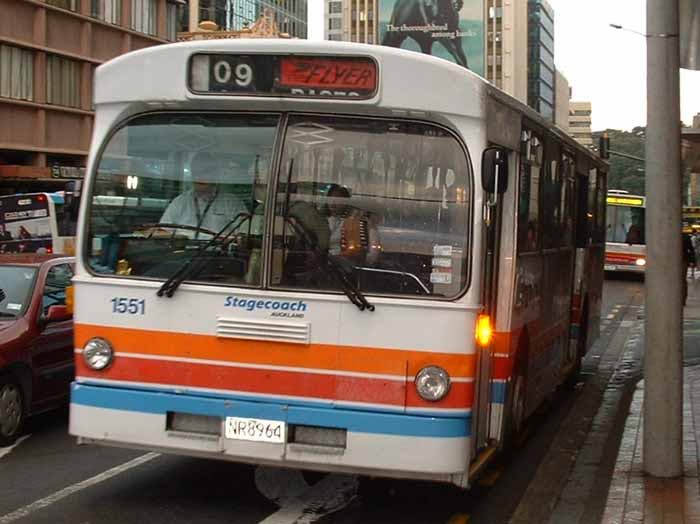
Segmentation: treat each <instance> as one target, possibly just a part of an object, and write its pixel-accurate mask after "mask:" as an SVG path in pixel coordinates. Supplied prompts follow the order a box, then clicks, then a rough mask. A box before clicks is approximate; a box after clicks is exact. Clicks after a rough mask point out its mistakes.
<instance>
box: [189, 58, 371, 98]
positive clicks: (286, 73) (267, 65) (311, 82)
mask: <svg viewBox="0 0 700 524" xmlns="http://www.w3.org/2000/svg"><path fill="white" fill-rule="evenodd" d="M377 76H378V75H377V64H376V62H374V60H372V59H371V58H367V57H346V56H332V57H329V56H300V55H232V54H213V53H212V54H196V55H194V56H193V57H192V60H191V61H190V78H189V82H190V89H191V91H192V92H194V93H197V94H216V95H222V94H228V95H248V96H251V95H252V96H258V95H263V96H264V95H268V96H270V95H271V96H291V97H303V98H337V99H343V98H359V99H366V98H371V97H372V96H374V95H375V93H376V92H377V83H378V79H377Z"/></svg>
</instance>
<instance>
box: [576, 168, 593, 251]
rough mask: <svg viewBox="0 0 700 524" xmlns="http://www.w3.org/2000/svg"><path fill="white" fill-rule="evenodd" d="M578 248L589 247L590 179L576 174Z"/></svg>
mask: <svg viewBox="0 0 700 524" xmlns="http://www.w3.org/2000/svg"><path fill="white" fill-rule="evenodd" d="M575 187H576V247H588V244H589V242H588V238H589V227H590V216H589V213H588V200H589V199H588V192H589V190H590V188H589V187H588V177H586V176H582V175H581V174H580V173H577V174H576V185H575Z"/></svg>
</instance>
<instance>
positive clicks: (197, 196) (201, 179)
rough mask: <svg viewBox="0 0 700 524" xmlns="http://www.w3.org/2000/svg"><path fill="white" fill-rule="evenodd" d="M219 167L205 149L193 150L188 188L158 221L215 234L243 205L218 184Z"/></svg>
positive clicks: (220, 169)
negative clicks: (190, 181) (190, 182)
mask: <svg viewBox="0 0 700 524" xmlns="http://www.w3.org/2000/svg"><path fill="white" fill-rule="evenodd" d="M222 169H223V166H222V163H221V161H219V159H217V158H216V157H215V156H214V155H212V154H211V153H209V152H206V151H202V152H199V153H197V154H196V155H195V156H194V157H193V158H192V161H191V162H190V173H191V175H192V189H190V190H188V191H185V192H184V193H182V194H180V195H178V196H177V197H175V198H174V199H173V200H172V202H170V204H169V205H168V207H167V208H166V210H165V212H164V213H163V216H162V217H161V218H160V222H161V223H163V224H177V225H181V226H192V227H195V228H197V229H207V230H209V231H213V232H215V233H218V232H219V231H220V230H221V229H222V228H223V227H224V226H226V224H228V223H229V222H230V221H231V220H232V219H233V218H234V217H235V216H236V215H237V214H238V213H241V212H245V211H246V208H245V206H244V205H243V202H241V201H240V200H239V199H238V198H237V197H236V196H234V195H232V194H230V193H226V192H224V190H223V187H222V185H221V184H220V179H221V174H222V173H221V172H222Z"/></svg>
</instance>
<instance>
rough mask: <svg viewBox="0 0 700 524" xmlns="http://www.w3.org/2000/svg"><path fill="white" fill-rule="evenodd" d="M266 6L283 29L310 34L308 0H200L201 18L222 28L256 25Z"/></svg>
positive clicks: (235, 28)
mask: <svg viewBox="0 0 700 524" xmlns="http://www.w3.org/2000/svg"><path fill="white" fill-rule="evenodd" d="M265 9H269V10H270V11H271V12H272V14H273V15H274V19H275V22H276V23H277V26H278V28H279V30H280V32H282V33H288V34H289V35H290V36H292V37H295V38H306V37H307V34H308V22H307V19H308V1H307V0H199V21H204V20H210V21H212V22H215V23H216V25H218V26H219V29H221V30H222V31H240V30H241V29H243V28H244V27H247V26H251V25H253V24H254V23H255V21H256V20H257V19H258V18H260V16H262V14H263V11H264V10H265Z"/></svg>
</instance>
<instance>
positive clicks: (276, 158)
mask: <svg viewBox="0 0 700 524" xmlns="http://www.w3.org/2000/svg"><path fill="white" fill-rule="evenodd" d="M202 112H206V113H216V114H233V115H236V114H240V115H251V114H255V115H268V116H269V115H274V116H278V117H279V121H278V124H277V130H276V132H275V139H274V141H273V145H272V151H273V155H272V156H271V161H270V174H269V180H268V187H267V189H266V194H265V203H266V205H267V208H266V210H265V224H266V226H267V225H268V224H273V223H274V217H272V219H270V218H269V216H268V215H269V214H273V215H274V212H275V209H274V207H275V206H274V203H275V201H276V191H277V186H278V184H279V177H280V176H283V175H284V173H282V172H281V171H280V169H281V166H282V155H283V149H284V148H283V147H282V145H283V144H284V143H285V139H286V134H287V129H288V121H289V117H290V116H302V117H304V116H308V117H325V118H332V117H335V118H354V119H366V120H374V121H378V120H381V121H389V122H391V121H397V120H398V121H401V122H406V123H416V124H422V125H428V126H433V127H438V128H440V129H442V130H444V131H446V132H447V133H448V134H450V135H451V136H452V138H454V139H455V140H456V142H457V144H458V145H459V147H460V148H461V151H462V153H463V154H464V155H465V159H466V164H467V170H468V173H467V179H468V183H469V191H470V192H469V194H470V195H471V202H470V206H469V209H468V210H467V218H466V220H467V224H466V226H467V227H466V234H467V236H468V240H469V242H468V243H465V249H467V250H469V253H468V255H467V256H466V257H465V266H466V267H465V269H464V271H465V272H466V275H465V279H464V285H463V286H462V287H461V288H460V290H459V291H458V292H457V293H456V294H455V295H454V296H449V297H448V296H434V295H416V296H412V295H399V294H396V295H395V294H372V293H365V294H366V295H367V296H369V297H381V298H401V299H405V300H432V301H438V302H455V301H457V300H460V299H461V298H462V297H463V296H464V295H466V294H467V292H468V291H469V289H470V288H471V285H472V278H473V269H474V261H473V257H474V234H475V233H474V232H475V229H474V216H475V215H474V213H475V211H474V207H475V198H476V195H475V191H476V183H475V180H474V176H475V175H474V164H473V162H472V157H471V155H470V152H469V148H468V147H467V145H466V141H465V140H464V139H463V138H462V135H461V134H460V133H459V131H458V130H457V129H453V128H452V127H451V126H450V125H448V124H447V123H446V122H444V121H440V122H438V121H437V120H427V119H417V118H389V117H384V116H375V115H367V114H364V113H362V114H352V113H349V114H348V113H324V112H313V111H241V110H238V111H233V110H216V109H212V110H206V111H198V110H192V109H189V110H188V109H184V110H182V109H176V110H166V111H164V110H153V111H143V112H136V113H133V114H130V115H129V116H127V117H125V118H123V119H121V120H119V121H118V122H116V123H115V124H113V125H112V126H111V129H110V130H109V132H108V133H106V134H105V135H104V138H103V140H102V142H101V144H100V146H99V148H98V149H97V152H96V153H95V155H94V157H91V169H90V170H89V171H88V172H86V177H88V178H87V187H85V189H84V192H83V193H84V194H85V196H84V198H85V218H83V219H82V220H80V221H79V224H78V234H79V235H81V237H82V238H83V239H85V240H84V241H83V242H82V246H81V247H82V249H81V250H80V254H79V257H80V259H81V262H82V264H83V266H84V268H85V269H86V271H87V272H88V274H89V275H90V276H91V277H95V278H115V277H116V278H119V279H126V280H127V281H138V280H141V281H148V282H163V279H159V278H154V277H147V276H138V275H134V276H132V275H114V274H103V273H99V272H96V271H95V270H94V269H93V268H92V266H91V264H90V261H89V250H90V249H91V248H90V244H91V239H90V237H89V236H88V233H89V225H90V213H91V205H92V199H93V198H94V191H95V182H96V181H97V170H98V169H99V165H100V160H101V159H102V156H103V154H104V151H105V149H106V148H107V146H108V145H109V144H110V143H111V140H112V138H113V137H114V135H116V134H117V133H118V132H119V131H120V130H121V129H123V128H124V127H126V126H127V125H128V123H129V122H130V121H132V120H135V119H138V118H141V117H144V116H151V115H158V114H171V113H179V114H200V113H202ZM273 236H274V235H273V231H272V230H267V228H266V229H265V232H264V235H263V246H264V250H265V257H264V264H263V274H262V276H261V279H260V283H259V284H258V285H255V286H251V285H244V286H242V285H235V286H234V285H231V284H227V285H224V286H222V284H221V283H215V282H207V281H189V280H186V282H187V283H188V284H194V285H201V286H208V287H226V288H229V289H237V288H242V289H259V290H266V291H289V292H301V293H317V294H325V295H329V296H338V295H342V291H339V290H319V289H309V290H307V289H303V288H286V287H273V285H272V272H271V268H272V256H273V250H272V243H273ZM76 256H78V255H76Z"/></svg>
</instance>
